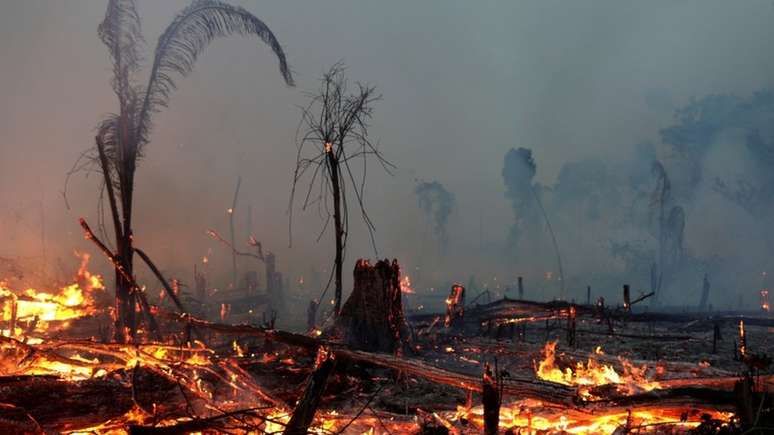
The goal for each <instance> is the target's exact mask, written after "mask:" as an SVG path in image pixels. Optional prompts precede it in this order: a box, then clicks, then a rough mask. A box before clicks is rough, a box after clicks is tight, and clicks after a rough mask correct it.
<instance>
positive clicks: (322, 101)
mask: <svg viewBox="0 0 774 435" xmlns="http://www.w3.org/2000/svg"><path fill="white" fill-rule="evenodd" d="M356 87H357V89H356V90H355V91H354V92H353V93H351V94H350V93H349V89H348V83H347V79H346V77H345V75H344V66H343V65H341V64H336V65H334V66H333V67H331V69H330V70H328V72H327V73H325V74H324V75H323V77H322V79H321V80H320V89H319V90H318V91H316V93H314V94H311V101H310V102H309V104H308V105H307V106H306V107H305V108H304V109H303V111H302V114H301V122H300V125H299V133H300V135H299V137H297V142H298V154H297V156H296V168H295V173H294V176H293V187H292V190H291V195H290V209H291V210H290V213H289V216H290V218H291V220H290V228H291V244H292V207H293V203H294V199H295V194H296V187H297V185H298V182H299V181H300V180H301V179H302V178H303V177H304V176H305V175H307V174H308V173H311V180H310V181H309V186H308V189H307V192H306V195H305V199H304V201H303V203H302V206H301V209H302V210H306V208H307V207H309V206H311V205H313V204H317V206H318V209H319V212H320V214H321V215H322V216H324V219H325V223H324V225H323V230H322V231H323V232H325V229H326V228H327V227H328V224H329V222H330V220H331V218H332V219H333V232H334V233H333V235H334V239H335V243H336V246H335V251H334V254H335V259H334V267H333V278H334V291H335V295H334V301H335V302H334V312H335V313H336V314H339V312H340V311H341V291H342V273H343V272H342V271H343V264H344V255H345V251H346V246H347V235H348V232H349V215H348V210H349V208H348V199H349V198H348V196H347V194H348V193H350V192H351V193H354V195H355V200H356V201H357V205H358V208H359V209H360V214H361V216H362V218H363V221H364V222H365V224H366V227H367V228H368V230H369V234H370V236H371V243H372V244H373V246H374V251H376V244H375V243H374V238H373V229H374V226H373V223H372V222H371V219H370V218H369V217H368V214H367V213H366V209H365V202H364V198H363V193H364V189H365V179H366V164H367V162H368V160H369V158H374V159H376V161H377V162H378V163H379V164H381V166H382V167H383V168H384V169H385V170H386V171H387V172H389V170H390V168H391V167H393V166H392V164H390V163H389V162H387V161H386V160H385V159H384V158H383V157H382V154H381V153H380V152H379V150H378V149H377V147H376V145H374V144H373V143H371V140H370V139H369V137H368V127H369V122H370V121H371V118H372V114H373V108H372V105H373V103H374V102H376V101H377V100H379V99H380V98H381V97H380V96H379V95H378V94H377V93H376V88H375V87H373V86H368V85H364V84H362V83H359V82H358V83H356ZM354 159H362V165H363V169H362V170H363V172H362V175H355V173H354V172H353V168H352V160H354ZM315 189H319V191H318V194H317V195H313V194H312V192H313V191H315ZM321 235H322V233H321Z"/></svg>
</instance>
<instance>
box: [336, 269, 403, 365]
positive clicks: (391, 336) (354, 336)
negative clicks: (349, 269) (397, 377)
mask: <svg viewBox="0 0 774 435" xmlns="http://www.w3.org/2000/svg"><path fill="white" fill-rule="evenodd" d="M337 326H338V328H339V329H340V330H341V331H342V334H343V336H344V341H345V342H346V343H347V344H348V345H350V346H351V347H352V348H353V349H359V350H367V351H372V352H387V353H397V354H400V353H401V352H402V349H403V346H404V344H405V343H406V339H407V337H408V333H407V328H406V320H405V318H404V315H403V302H402V299H401V291H400V266H399V265H398V261H397V260H392V263H390V262H389V261H388V260H380V261H377V262H376V264H375V265H374V266H371V264H370V263H369V262H368V260H363V259H360V260H358V261H357V263H356V264H355V270H354V288H353V289H352V294H351V295H350V296H349V299H347V302H346V303H345V304H344V306H343V307H342V309H341V314H340V315H339V318H338V319H337Z"/></svg>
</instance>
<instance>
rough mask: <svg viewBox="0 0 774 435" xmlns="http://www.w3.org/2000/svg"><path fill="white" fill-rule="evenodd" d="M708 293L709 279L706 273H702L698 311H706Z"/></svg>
mask: <svg viewBox="0 0 774 435" xmlns="http://www.w3.org/2000/svg"><path fill="white" fill-rule="evenodd" d="M709 293H710V281H709V277H708V276H707V274H706V273H705V274H704V282H703V283H702V286H701V300H700V301H699V311H702V312H704V311H707V304H709Z"/></svg>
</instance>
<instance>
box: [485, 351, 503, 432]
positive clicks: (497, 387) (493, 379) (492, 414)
mask: <svg viewBox="0 0 774 435" xmlns="http://www.w3.org/2000/svg"><path fill="white" fill-rule="evenodd" d="M501 384H502V382H501V379H500V374H499V373H498V371H497V361H495V371H494V373H492V369H491V367H489V364H486V365H485V366H484V378H483V383H482V390H481V401H482V402H483V405H484V434H485V435H497V428H498V426H499V425H500V404H501V402H502V386H501Z"/></svg>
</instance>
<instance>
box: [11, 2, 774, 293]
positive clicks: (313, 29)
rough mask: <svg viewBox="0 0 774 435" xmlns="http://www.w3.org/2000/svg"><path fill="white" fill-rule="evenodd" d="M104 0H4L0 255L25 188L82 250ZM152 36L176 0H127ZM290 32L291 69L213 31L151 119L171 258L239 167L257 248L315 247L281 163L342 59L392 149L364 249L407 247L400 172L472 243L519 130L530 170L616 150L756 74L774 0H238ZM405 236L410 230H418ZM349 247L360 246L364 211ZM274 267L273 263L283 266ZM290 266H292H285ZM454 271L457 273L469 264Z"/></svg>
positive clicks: (26, 220)
mask: <svg viewBox="0 0 774 435" xmlns="http://www.w3.org/2000/svg"><path fill="white" fill-rule="evenodd" d="M104 3H105V2H103V1H97V0H67V1H55V0H48V1H45V0H23V1H22V0H7V1H4V2H2V4H1V5H0V61H1V62H2V66H1V67H0V74H1V75H0V77H2V80H0V198H2V204H3V206H2V208H0V225H2V226H3V228H1V229H2V231H0V255H6V256H13V255H25V256H26V255H36V252H37V251H36V250H37V249H38V248H39V242H38V240H39V224H38V222H39V214H40V206H39V202H40V199H41V198H43V202H44V204H45V214H46V222H47V231H48V237H49V238H50V240H49V243H50V244H51V245H52V247H51V249H52V250H58V251H60V252H63V253H66V252H68V251H70V250H72V249H86V248H87V246H86V244H85V242H83V240H82V238H81V236H80V233H79V232H78V227H77V223H76V219H77V217H78V216H82V215H83V216H87V217H90V218H91V219H92V220H93V219H94V216H95V204H94V202H95V201H94V199H95V197H96V194H97V186H98V183H97V181H96V179H95V177H90V178H89V179H84V177H83V176H77V177H76V178H75V179H74V180H73V183H72V185H71V186H70V187H71V190H70V199H71V206H72V209H71V210H69V211H68V210H66V208H65V206H64V201H63V200H62V199H61V196H60V193H59V192H60V191H61V190H62V188H63V181H64V177H65V173H66V172H67V170H68V169H69V168H70V166H71V165H72V163H73V162H74V161H75V159H76V157H77V156H78V154H79V153H80V152H81V151H83V150H84V149H85V148H86V147H88V146H91V145H92V143H93V140H92V136H93V133H94V131H93V128H94V126H95V125H96V122H97V120H98V119H99V117H100V115H102V114H105V113H108V112H109V111H111V110H113V108H114V107H115V98H114V96H113V94H112V93H111V90H110V86H109V74H110V65H109V59H108V55H107V52H106V49H105V48H104V47H103V46H102V45H101V43H100V42H99V40H98V39H97V34H96V28H97V25H98V23H99V22H100V20H101V19H102V16H103V14H104V7H105V4H104ZM137 3H138V8H139V12H140V15H141V17H142V20H143V26H144V34H145V37H146V40H147V50H146V53H147V57H150V56H151V54H152V49H153V47H154V46H155V40H156V38H157V37H158V35H159V34H160V32H161V31H162V30H163V27H164V26H165V25H166V24H167V23H168V22H169V21H170V20H171V19H172V17H173V16H174V13H175V12H176V11H177V10H179V9H180V8H182V7H183V6H184V5H185V4H187V2H186V1H183V0H175V1H172V0H168V1H154V0H138V2H137ZM235 3H238V4H240V5H242V6H244V7H246V8H247V9H249V10H250V11H252V12H254V13H255V14H256V15H257V16H258V17H260V18H261V19H263V20H264V21H265V22H266V23H267V24H268V25H269V27H270V28H271V29H272V30H273V31H274V33H275V35H276V36H277V37H278V39H279V40H280V41H281V43H282V44H283V46H284V47H285V49H286V52H287V54H288V57H289V62H290V64H291V66H292V67H293V70H294V71H295V72H296V75H297V84H298V87H297V88H287V87H285V86H284V84H283V82H282V80H281V77H280V75H279V74H278V72H277V65H276V61H275V59H274V58H273V57H272V55H271V54H270V52H269V50H268V49H267V48H266V47H263V46H261V45H260V44H259V43H258V42H257V41H256V40H253V39H230V40H222V41H217V42H216V43H214V44H213V45H212V46H211V47H210V48H208V49H207V51H206V52H205V53H204V55H203V56H202V57H201V58H200V60H199V62H198V64H197V65H196V67H195V70H194V73H193V74H192V75H191V76H190V77H188V78H186V79H184V80H181V81H179V82H178V85H179V89H178V90H177V91H176V92H175V93H174V95H173V96H172V100H171V101H172V103H171V106H170V108H169V109H168V110H166V111H165V112H164V113H162V114H161V115H160V116H158V117H157V118H156V123H155V124H156V128H155V130H154V133H153V136H152V142H151V144H150V145H149V146H148V148H147V157H146V159H145V160H144V161H143V162H142V165H141V167H140V168H139V170H138V178H139V180H138V191H137V195H136V201H137V205H136V213H137V224H136V232H137V235H136V236H137V239H138V243H139V244H142V245H143V246H147V250H148V251H149V252H151V253H155V256H156V257H157V258H158V259H159V262H161V263H165V264H167V265H169V268H170V269H174V270H179V271H181V272H180V273H183V272H182V271H184V270H187V269H185V268H190V264H192V263H193V262H194V261H196V260H197V259H198V258H200V257H201V255H204V254H205V253H206V248H207V247H214V249H217V245H214V244H213V243H211V242H210V241H208V240H207V239H206V237H204V236H203V233H204V230H205V229H206V228H209V227H215V228H219V229H221V230H224V229H225V228H227V227H226V220H225V219H226V218H225V215H224V211H225V209H226V208H227V207H228V202H229V201H230V197H231V192H232V190H233V186H234V183H235V179H236V175H237V174H240V175H241V176H242V177H243V191H242V193H243V196H242V204H244V205H247V204H252V205H253V207H254V218H253V220H254V228H255V229H254V232H255V233H256V237H257V238H258V239H260V240H262V241H264V244H265V246H269V247H270V248H271V250H274V251H277V252H279V253H280V261H281V262H282V261H286V260H287V259H288V256H289V255H292V256H293V257H292V258H294V259H298V260H299V261H306V260H314V261H315V262H318V263H321V262H322V259H323V258H325V257H324V255H323V253H327V252H329V249H330V248H329V247H330V243H329V240H328V238H324V239H323V240H322V241H321V242H320V243H317V244H316V243H314V239H315V237H316V234H317V231H318V230H319V228H320V221H319V220H318V219H317V217H316V216H315V215H314V213H307V214H306V216H304V217H302V218H299V219H298V220H297V223H298V234H297V235H296V236H295V237H294V239H295V243H294V249H293V250H292V252H291V251H290V250H288V248H287V241H288V240H287V216H286V214H285V211H286V208H287V201H288V195H289V182H290V178H291V170H292V167H293V163H294V158H295V144H294V133H295V128H296V125H297V122H298V118H299V111H298V109H297V107H296V106H297V105H298V104H302V103H303V102H304V101H305V100H304V96H303V91H304V90H310V89H313V88H314V87H315V85H316V83H315V80H316V79H317V77H319V75H320V73H321V72H322V71H323V70H324V69H326V68H327V67H328V66H330V65H331V64H333V63H334V62H336V61H339V60H343V61H344V62H345V63H346V64H347V65H348V66H349V75H350V77H351V78H352V79H353V80H363V81H367V82H369V83H372V84H375V85H377V86H378V88H379V90H380V91H381V92H382V93H383V95H384V100H383V101H382V102H380V103H378V104H377V106H376V111H375V117H374V123H373V129H372V132H373V135H374V137H375V138H377V139H379V142H380V143H381V147H382V149H383V151H384V153H385V155H386V157H387V158H388V159H390V160H391V161H392V162H394V163H395V164H396V165H398V167H399V168H400V169H399V170H398V171H397V172H396V176H395V177H393V178H390V177H387V176H385V175H383V174H381V173H379V172H378V171H376V170H375V168H372V169H374V170H372V171H371V172H370V173H371V175H372V177H370V178H369V185H368V187H367V189H368V192H369V194H370V195H369V203H370V205H371V207H370V211H371V214H372V216H373V219H374V221H375V224H376V226H377V242H378V243H379V246H380V248H381V249H380V254H383V255H385V254H386V255H389V256H398V257H399V258H408V260H406V261H407V262H411V261H412V260H413V256H416V255H418V254H416V252H420V251H421V250H419V249H418V247H417V246H416V242H415V240H417V238H416V237H414V236H416V234H417V231H418V230H416V229H414V228H413V227H414V226H419V225H420V224H419V222H421V221H420V220H419V219H420V218H419V213H418V212H417V210H416V208H417V207H416V201H415V198H414V197H413V195H412V190H413V184H414V181H413V180H414V178H415V177H419V178H423V179H427V180H433V179H437V180H438V181H440V182H442V183H444V184H445V185H446V186H447V187H448V188H449V189H450V190H451V191H452V192H454V193H455V195H456V197H457V201H458V205H459V209H458V211H457V213H456V215H455V216H454V217H453V221H452V225H451V228H450V229H451V232H452V243H453V244H455V246H456V247H457V248H456V249H460V250H464V249H469V248H470V247H471V246H474V245H477V244H478V243H479V241H478V239H479V233H480V232H481V228H480V224H481V223H482V222H483V223H484V225H483V235H484V238H485V240H499V239H503V238H505V236H506V235H507V232H508V225H509V224H510V222H511V220H512V218H511V210H510V206H509V205H508V203H507V201H506V200H505V198H504V194H503V192H504V188H503V183H502V178H501V175H500V171H501V169H502V158H503V156H504V154H505V152H506V151H507V150H508V149H509V148H510V147H513V146H526V147H530V148H532V149H533V150H534V155H535V158H536V160H537V162H538V168H539V169H538V174H539V175H538V178H539V179H540V181H542V182H545V183H553V181H554V179H555V177H556V175H557V173H558V170H559V168H560V167H561V166H562V164H564V163H565V162H567V161H571V160H576V159H579V158H582V157H585V156H589V155H600V156H603V158H608V159H617V158H622V157H625V156H627V155H628V154H629V152H630V151H631V149H632V147H633V145H634V144H636V143H638V142H642V141H644V140H651V141H654V142H658V129H659V128H661V127H663V126H665V125H666V124H668V123H669V122H670V120H671V119H672V111H673V109H674V108H675V107H679V106H680V105H682V104H684V103H685V102H686V101H688V99H689V98H691V97H692V96H702V95H705V94H709V93H736V94H747V93H749V92H752V91H754V90H756V89H759V88H764V87H770V86H771V85H772V78H774V56H773V55H772V52H771V41H772V40H774V39H773V38H772V36H773V35H772V33H774V26H772V25H771V23H772V22H774V4H773V3H772V2H771V1H752V0H751V1H744V2H725V1H705V0H696V1H683V0H681V1H674V0H669V1H666V0H665V1H649V2H634V1H620V0H610V1H585V2H576V1H548V0H535V1H488V2H473V1H434V2H415V1H389V2H357V1H324V2H323V1H306V2H302V1H281V2H280V1H275V2H259V1H239V2H235ZM412 235H413V236H412ZM351 243H352V245H351V248H350V252H349V260H350V261H353V260H354V258H355V257H358V256H370V255H372V251H371V250H370V249H369V247H368V246H369V243H368V240H367V238H366V237H365V236H364V233H363V228H362V225H358V226H357V227H356V228H355V229H354V231H353V235H352V242H351ZM281 267H287V264H285V265H284V266H281ZM299 267H301V266H299ZM466 278H467V277H466V276H464V277H460V278H459V279H466Z"/></svg>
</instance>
